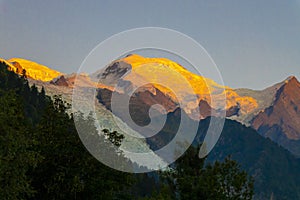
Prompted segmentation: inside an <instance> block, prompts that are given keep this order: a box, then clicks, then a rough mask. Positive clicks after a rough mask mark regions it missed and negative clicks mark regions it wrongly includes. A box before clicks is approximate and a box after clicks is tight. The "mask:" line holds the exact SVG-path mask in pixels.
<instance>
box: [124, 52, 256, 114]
mask: <svg viewBox="0 0 300 200" xmlns="http://www.w3.org/2000/svg"><path fill="white" fill-rule="evenodd" d="M119 61H123V62H126V63H128V64H130V65H131V67H132V71H133V72H134V73H133V74H134V75H133V76H130V74H129V76H128V78H127V79H128V80H131V81H133V82H139V79H140V80H141V79H143V81H147V82H149V83H150V82H152V83H154V84H153V85H155V87H157V88H158V89H160V90H161V91H162V92H163V93H165V94H168V95H169V96H170V97H171V98H178V99H180V100H183V101H185V99H184V97H186V96H188V95H187V94H188V93H187V90H186V86H187V84H182V82H181V81H180V80H181V79H182V80H183V79H184V81H186V82H187V83H188V84H189V86H190V87H191V89H192V90H190V91H193V92H194V93H195V94H196V95H197V96H198V97H199V99H198V102H200V100H201V99H202V100H205V101H207V102H208V103H212V100H211V99H212V98H214V99H213V102H214V103H215V105H211V106H212V107H218V105H217V104H218V101H219V102H221V101H222V99H224V97H226V108H230V107H232V106H236V105H237V104H238V105H239V106H240V108H241V112H243V113H247V112H250V111H252V110H253V109H255V108H256V107H257V106H258V105H257V102H256V100H255V99H254V98H252V97H247V96H239V95H238V94H237V93H236V92H235V91H234V90H233V89H231V88H229V87H226V86H222V85H219V84H218V83H216V82H214V81H213V80H211V79H209V78H205V77H203V76H200V75H197V74H193V73H191V72H190V71H188V70H187V69H185V68H184V67H182V66H181V65H179V64H178V63H176V62H173V61H171V60H169V59H167V58H145V57H142V56H140V55H136V54H132V55H129V56H127V57H125V58H121V59H119ZM162 77H164V79H165V81H164V82H167V84H166V85H167V86H169V88H170V89H172V90H174V89H176V90H177V91H179V95H178V93H177V97H174V94H172V91H171V90H170V89H168V88H166V87H163V86H161V84H155V83H160V82H161V81H162V80H161V79H162ZM224 93H225V95H226V96H224ZM181 98H182V99H181ZM191 106H192V107H194V106H197V105H191Z"/></svg>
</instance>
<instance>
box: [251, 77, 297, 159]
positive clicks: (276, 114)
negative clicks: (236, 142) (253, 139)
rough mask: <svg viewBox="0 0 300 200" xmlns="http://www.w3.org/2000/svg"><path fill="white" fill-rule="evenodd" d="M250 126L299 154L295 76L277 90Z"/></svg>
mask: <svg viewBox="0 0 300 200" xmlns="http://www.w3.org/2000/svg"><path fill="white" fill-rule="evenodd" d="M252 127H253V128H255V129H256V130H258V132H259V133H261V134H262V135H264V136H265V137H269V138H271V139H272V140H274V141H275V142H277V143H279V144H280V145H282V146H283V147H285V148H287V149H288V150H290V151H291V152H292V153H294V154H296V155H297V156H300V146H299V145H300V83H299V82H298V81H297V79H296V78H295V77H290V78H288V79H287V80H286V81H285V82H284V84H283V85H282V86H281V87H280V88H279V89H278V90H277V92H276V94H275V98H274V102H273V103H272V105H271V106H269V107H267V108H266V109H264V110H263V111H261V112H260V113H259V114H258V115H257V116H256V117H254V118H253V120H252ZM297 143H298V144H299V145H296V144H297Z"/></svg>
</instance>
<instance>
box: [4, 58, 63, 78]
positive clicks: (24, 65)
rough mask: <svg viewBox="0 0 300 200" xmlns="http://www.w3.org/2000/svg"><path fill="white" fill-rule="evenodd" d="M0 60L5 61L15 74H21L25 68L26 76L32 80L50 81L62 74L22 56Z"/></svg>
mask: <svg viewBox="0 0 300 200" xmlns="http://www.w3.org/2000/svg"><path fill="white" fill-rule="evenodd" d="M0 61H2V62H5V63H6V64H7V65H8V66H9V68H10V70H11V71H14V72H15V73H17V74H22V73H23V70H25V71H26V76H27V77H28V78H32V79H34V80H40V81H50V80H52V79H54V78H56V77H58V76H60V75H62V73H61V72H58V71H56V70H53V69H50V68H48V67H46V66H44V65H41V64H38V63H36V62H33V61H30V60H25V59H22V58H11V59H9V60H7V61H6V60H4V59H0Z"/></svg>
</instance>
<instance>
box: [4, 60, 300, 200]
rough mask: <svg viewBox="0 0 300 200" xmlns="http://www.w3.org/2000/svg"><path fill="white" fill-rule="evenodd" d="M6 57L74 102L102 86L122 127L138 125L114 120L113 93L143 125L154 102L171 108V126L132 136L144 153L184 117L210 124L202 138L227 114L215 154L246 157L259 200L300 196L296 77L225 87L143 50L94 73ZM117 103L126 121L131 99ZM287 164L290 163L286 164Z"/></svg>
mask: <svg viewBox="0 0 300 200" xmlns="http://www.w3.org/2000/svg"><path fill="white" fill-rule="evenodd" d="M0 61H1V62H4V63H6V64H7V65H8V66H9V67H8V68H9V70H11V71H14V72H15V73H18V74H20V75H26V76H27V78H28V80H29V82H30V84H35V85H36V86H38V87H40V88H41V87H44V88H45V90H46V93H47V94H48V95H50V96H53V95H57V94H59V95H62V96H63V98H64V99H65V100H66V101H67V102H69V103H72V94H73V89H74V87H76V86H80V87H83V88H96V91H97V95H96V97H97V99H98V102H97V105H96V111H97V114H98V115H99V116H101V119H100V120H101V122H100V124H102V125H103V126H106V127H110V128H111V129H117V130H118V131H120V132H122V131H123V132H124V131H126V132H128V131H129V132H136V131H135V130H132V129H130V127H129V128H128V129H126V130H120V128H118V127H117V126H115V125H114V124H113V122H112V121H113V120H112V113H111V112H110V111H111V110H112V107H111V97H112V95H116V96H118V97H120V99H122V98H130V104H129V112H130V114H131V116H132V119H133V121H134V122H136V123H137V124H138V125H140V126H146V125H147V124H149V123H150V122H151V119H150V117H149V110H150V109H151V107H152V106H153V105H157V104H159V105H162V106H163V108H162V107H156V111H157V112H156V115H155V116H154V118H153V119H155V118H156V117H159V116H160V115H165V116H167V120H166V125H165V126H164V127H163V129H162V130H161V131H160V132H159V133H158V134H157V135H156V136H154V137H150V138H147V140H146V144H145V143H144V142H143V141H141V140H138V139H132V138H128V139H127V140H126V139H125V141H124V145H123V144H122V145H123V148H124V149H130V148H131V146H130V145H132V142H133V143H134V145H135V146H139V149H141V151H143V149H144V150H145V151H147V149H148V148H150V149H152V150H156V149H158V148H161V147H162V146H164V145H165V144H167V143H168V142H169V141H170V140H171V139H172V138H173V137H174V134H176V130H177V128H178V123H179V122H178V120H179V117H180V116H181V115H187V116H188V117H189V118H190V122H188V123H197V122H198V121H199V120H200V124H204V126H201V127H200V129H199V130H198V134H197V136H196V139H195V142H194V143H201V141H203V136H204V135H205V127H206V125H205V124H207V122H208V121H209V120H210V118H211V117H222V116H224V117H226V118H227V119H226V121H225V126H224V129H223V132H222V135H221V138H220V140H219V141H218V143H217V145H216V148H215V149H214V150H213V151H212V152H211V153H210V154H209V159H210V160H217V159H221V160H222V159H224V158H225V157H226V155H232V156H233V157H234V159H236V160H238V161H239V162H240V163H241V165H242V166H243V167H244V168H245V169H246V170H247V171H248V172H249V173H250V174H251V175H252V176H254V178H255V181H256V191H257V194H256V199H266V198H269V196H270V195H271V194H272V195H274V196H275V197H276V196H277V197H280V198H278V199H291V198H292V199H297V198H300V194H299V193H298V192H295V191H297V190H298V191H299V188H300V181H299V177H300V174H298V173H297V170H298V169H299V166H300V161H299V159H298V158H299V157H300V83H299V81H298V80H297V79H296V77H294V76H291V77H288V78H287V79H286V80H284V81H282V82H279V83H277V84H275V85H273V86H270V87H268V88H266V89H264V90H259V91H258V90H251V89H245V88H243V89H233V88H229V87H227V86H222V85H220V84H218V83H216V82H214V81H213V80H211V79H209V78H207V77H202V76H199V75H197V74H194V73H191V72H189V71H188V70H187V69H185V68H184V67H183V66H181V65H180V64H178V63H175V62H173V61H171V60H169V59H166V58H145V57H142V56H139V55H135V54H133V55H128V56H126V57H124V58H120V59H118V60H115V61H113V62H111V63H110V64H108V65H107V66H106V67H105V68H104V69H102V70H99V71H96V72H95V73H93V74H89V75H88V74H63V73H61V72H58V71H55V70H52V69H50V68H48V67H46V66H43V65H41V64H38V63H35V62H33V61H29V60H25V59H21V58H12V59H9V60H4V59H0ZM162 77H163V78H162ZM166 86H167V87H166ZM187 86H189V87H190V89H187ZM130 95H131V96H130ZM224 97H225V99H224ZM117 105H118V108H117V110H120V112H114V114H115V115H117V117H119V118H120V119H121V121H122V120H125V119H126V116H124V113H123V112H122V111H123V110H124V109H128V108H127V107H128V105H123V104H122V103H121V102H119V103H118V104H117ZM199 110H200V111H199ZM197 111H199V113H198V112H197ZM152 117H153V116H152ZM232 120H233V121H232ZM125 123H126V121H125ZM203 127H204V128H203ZM187 131H188V130H187ZM265 138H267V139H265ZM269 139H270V140H271V141H273V142H271V141H270V140H269ZM273 154H276V155H273ZM153 156H155V155H153ZM267 161H268V162H267ZM149 162H151V161H149ZM161 162H163V161H161ZM283 167H285V168H286V169H284V170H283V169H281V168H283ZM276 170H283V171H284V172H282V174H287V176H288V177H284V176H283V177H282V174H281V175H280V177H281V178H286V179H287V180H286V181H283V182H282V183H285V182H286V183H287V184H288V183H289V184H290V182H292V183H293V184H294V185H292V186H289V188H287V185H286V186H284V187H283V186H282V189H278V187H281V184H282V183H280V177H279V176H278V177H275V176H276V175H277V174H276V173H277V172H276ZM289 172H293V174H291V173H290V174H289ZM272 176H273V177H274V178H272ZM293 176H294V177H293ZM268 183H272V184H270V185H268ZM276 189H278V191H276ZM287 191H294V192H287Z"/></svg>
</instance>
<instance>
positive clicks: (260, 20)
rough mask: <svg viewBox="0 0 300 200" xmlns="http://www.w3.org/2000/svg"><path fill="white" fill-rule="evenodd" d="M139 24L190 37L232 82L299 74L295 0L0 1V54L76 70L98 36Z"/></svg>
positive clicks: (266, 81)
mask: <svg viewBox="0 0 300 200" xmlns="http://www.w3.org/2000/svg"><path fill="white" fill-rule="evenodd" d="M145 26H159V27H165V28H171V29H174V30H177V31H180V32H183V33H185V34H187V35H189V36H190V37H192V38H194V39H195V40H196V41H198V42H199V43H200V44H202V46H203V47H204V48H205V49H206V50H207V51H208V52H209V54H210V55H211V56H212V58H213V59H214V61H215V62H216V64H217V65H218V67H219V70H220V71H221V74H222V76H223V79H224V82H225V84H226V85H228V86H230V87H234V88H237V87H248V88H253V89H262V88H265V87H267V86H270V85H272V84H274V83H276V82H279V81H282V80H284V79H285V78H287V77H288V76H290V75H295V76H296V77H297V78H298V79H299V78H300V0H288V1H284V0H269V1H268V0H254V1H246V0H245V1H244V0H235V1H233V0H228V1H222V0H219V1H214V0H212V1H181V0H178V1H174V0H170V1H168V0H165V1H163V0H160V1H158V0H151V1H141V0H137V1H130V0H129V1H121V0H120V1H99V0H86V1H76V0H73V1H68V0H65V1H61V0H43V1H40V0H0V57H2V58H5V59H9V58H11V57H22V58H25V59H30V60H34V61H37V62H39V63H41V64H44V65H46V66H49V67H51V68H54V69H57V70H59V71H62V72H65V73H71V72H76V71H77V69H78V67H79V66H80V64H81V62H82V61H83V59H84V58H85V57H86V56H87V54H88V53H89V52H90V51H91V50H92V49H93V48H94V47H95V46H96V45H97V44H98V43H99V42H101V41H103V40H104V39H106V38H108V37H109V36H111V35H113V34H116V33H118V32H121V31H124V30H127V29H131V28H137V27H145Z"/></svg>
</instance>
